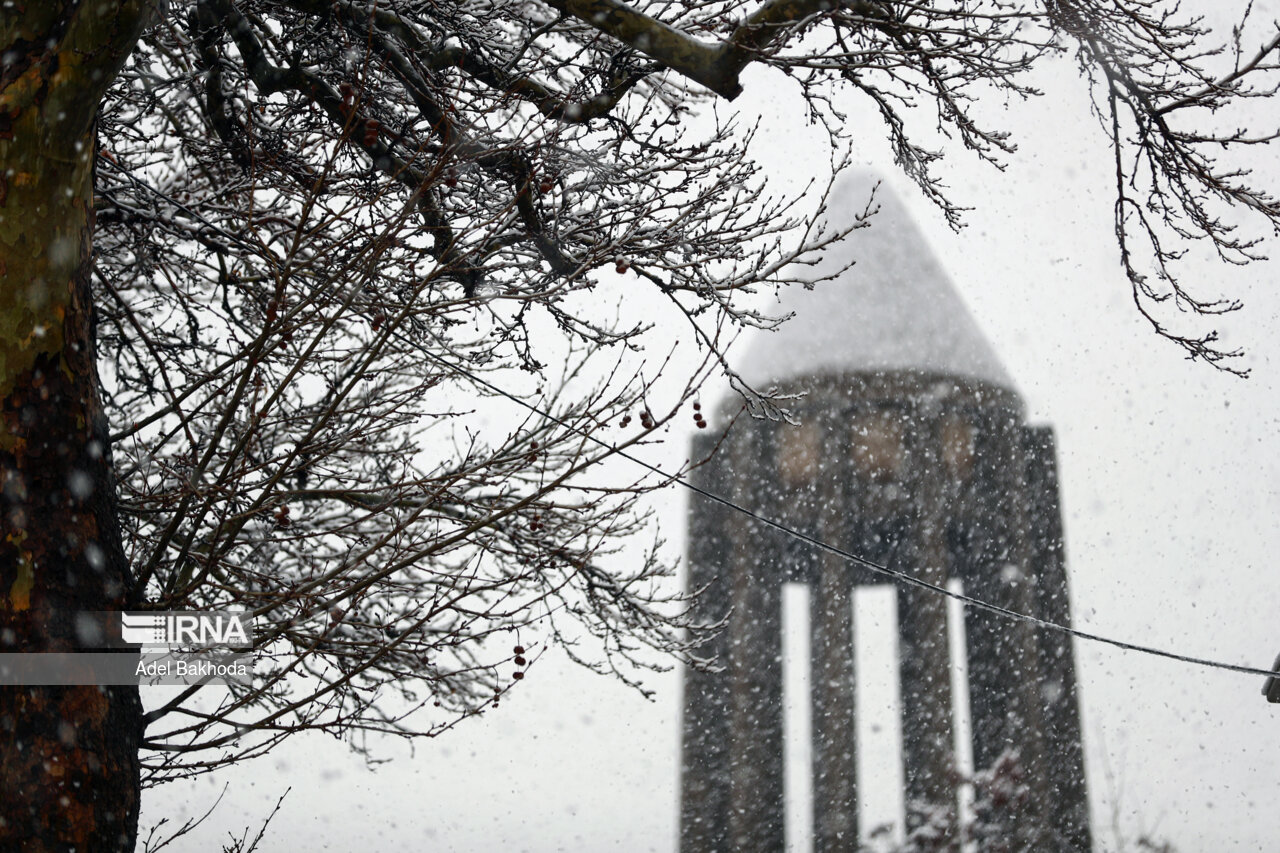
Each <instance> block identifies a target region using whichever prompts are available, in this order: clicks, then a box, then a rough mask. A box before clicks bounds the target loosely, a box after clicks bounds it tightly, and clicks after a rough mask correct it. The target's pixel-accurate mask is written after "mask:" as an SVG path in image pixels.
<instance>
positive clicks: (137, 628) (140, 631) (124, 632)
mask: <svg viewBox="0 0 1280 853" xmlns="http://www.w3.org/2000/svg"><path fill="white" fill-rule="evenodd" d="M252 637H253V617H251V616H250V615H249V614H248V613H243V612H236V611H198V610H196V611H185V612H172V611H171V612H156V613H147V612H143V613H121V614H120V638H121V639H122V640H124V642H126V643H129V644H130V645H135V646H168V647H170V648H172V647H175V646H177V647H185V646H200V647H224V648H248V647H249V646H251V645H252Z"/></svg>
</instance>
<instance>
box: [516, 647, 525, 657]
mask: <svg viewBox="0 0 1280 853" xmlns="http://www.w3.org/2000/svg"><path fill="white" fill-rule="evenodd" d="M515 653H516V654H518V655H522V654H524V646H516V647H515Z"/></svg>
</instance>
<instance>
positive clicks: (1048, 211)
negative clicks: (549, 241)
mask: <svg viewBox="0 0 1280 853" xmlns="http://www.w3.org/2000/svg"><path fill="white" fill-rule="evenodd" d="M1195 5H1197V6H1201V7H1204V8H1206V9H1208V8H1210V6H1209V3H1208V0H1198V2H1197V3H1196V4H1195ZM1222 5H1223V6H1242V5H1243V4H1241V3H1235V2H1232V3H1224V4H1222ZM1255 6H1256V9H1255V14H1257V15H1258V16H1259V17H1260V18H1261V19H1264V20H1273V19H1276V18H1280V2H1276V0H1268V2H1266V3H1260V4H1255ZM1059 71H1060V72H1061V73H1059V74H1056V75H1051V76H1049V77H1046V78H1043V79H1042V84H1043V86H1044V87H1045V88H1046V89H1047V91H1048V95H1047V97H1045V98H1043V99H1040V101H1039V102H1038V103H1033V104H1031V105H1029V106H1023V105H1018V108H1017V110H1016V111H1011V112H1009V114H1008V119H1007V121H1008V126H1009V127H1010V129H1011V130H1013V131H1014V132H1015V134H1016V136H1017V139H1018V141H1019V144H1020V146H1021V149H1022V150H1021V151H1020V152H1019V154H1018V155H1016V156H1015V157H1014V158H1011V160H1010V166H1009V168H1008V170H1007V171H1006V172H1005V173H998V172H996V171H995V170H992V169H989V168H980V167H978V166H976V165H975V164H974V163H973V162H972V158H969V157H966V156H965V155H963V154H962V153H957V154H956V155H954V156H952V157H951V158H950V160H951V162H950V163H949V165H946V166H944V167H943V168H944V169H945V170H946V171H945V174H947V175H948V177H949V179H950V182H951V183H952V185H953V186H954V188H955V196H956V198H957V199H958V200H960V201H962V202H964V203H965V204H967V205H971V206H973V207H974V208H976V209H975V210H974V211H973V212H972V213H970V214H969V215H968V218H967V222H968V227H967V228H966V229H965V230H964V231H963V233H961V234H958V235H957V234H954V233H952V232H950V231H949V230H948V229H947V227H946V225H945V223H944V222H943V221H942V219H941V217H940V216H939V215H938V214H937V212H936V211H934V210H932V209H931V208H930V207H929V206H928V204H927V202H924V201H923V200H922V199H921V197H920V196H919V194H918V193H916V192H913V190H912V188H911V187H910V185H908V184H906V183H904V182H902V181H901V180H900V179H898V178H896V176H893V175H892V174H891V168H892V167H891V164H890V161H889V159H888V156H887V153H886V149H885V146H884V145H883V143H881V142H880V141H879V138H878V133H879V126H878V124H877V122H878V120H877V119H876V118H875V117H874V116H873V115H872V114H870V113H869V112H865V111H862V112H855V113H852V114H851V115H850V121H851V122H856V123H861V124H862V125H863V126H865V127H866V129H867V132H866V136H867V140H868V142H867V146H866V148H865V149H859V151H858V156H857V159H858V160H859V162H861V163H863V164H867V165H872V166H874V167H877V168H882V169H884V170H885V171H886V173H887V174H889V176H890V180H891V181H892V183H893V184H894V185H895V187H896V188H897V189H898V191H899V193H900V195H901V196H902V197H903V198H904V200H905V201H906V203H907V204H908V206H909V207H910V208H911V209H912V210H913V211H914V212H915V214H916V216H917V217H918V219H919V222H920V224H921V227H922V228H923V230H924V231H925V232H926V233H927V234H928V236H929V238H930V241H931V243H932V245H933V248H934V250H935V251H936V252H937V254H938V255H939V256H940V257H941V258H943V260H944V265H945V266H946V267H947V268H948V269H949V271H950V273H951V275H952V278H953V279H954V281H955V282H956V285H957V287H958V289H959V290H960V291H961V293H962V295H963V296H964V298H965V300H966V301H967V302H968V304H969V306H970V308H971V310H972V312H973V314H974V316H975V318H976V320H977V322H978V324H979V325H980V326H981V327H982V328H983V329H984V330H985V332H986V333H987V335H988V337H989V338H990V340H991V342H992V345H993V347H994V349H995V350H996V351H997V353H998V354H999V356H1000V357H1001V359H1002V360H1003V362H1004V365H1005V367H1006V368H1007V369H1008V371H1009V372H1010V374H1011V375H1012V376H1013V378H1014V381H1015V382H1016V383H1017V385H1018V387H1019V388H1020V390H1021V391H1022V393H1023V395H1024V397H1025V400H1026V403H1027V409H1028V414H1029V418H1030V419H1031V420H1032V421H1034V422H1040V423H1049V424H1052V425H1053V426H1054V428H1055V430H1056V432H1057V436H1058V442H1059V456H1060V458H1059V463H1060V474H1061V480H1062V487H1063V495H1062V498H1063V507H1064V512H1065V516H1066V537H1067V554H1068V568H1069V571H1070V578H1071V584H1072V596H1073V601H1074V615H1075V620H1076V623H1077V625H1078V626H1080V627H1083V628H1085V629H1086V630H1089V631H1093V632H1097V633H1100V634H1105V635H1109V636H1116V637H1120V638H1123V639H1128V640H1134V641H1137V642H1141V643H1147V644H1152V645H1157V646H1161V647H1165V648H1170V649H1175V650H1177V651H1181V652H1185V653H1189V654H1194V655H1202V656H1208V657H1214V658H1220V659H1224V660H1228V661H1233V662H1238V663H1242V664H1249V665H1253V666H1264V667H1265V666H1267V665H1269V664H1270V663H1271V661H1272V659H1273V658H1274V656H1275V655H1276V654H1277V653H1280V573H1278V572H1277V568H1276V566H1275V564H1274V563H1275V558H1274V555H1275V554H1277V553H1280V525H1278V524H1277V523H1276V519H1277V517H1278V515H1280V454H1277V452H1276V451H1277V439H1278V438H1280V393H1278V392H1280V288H1278V287H1277V285H1278V284H1280V262H1274V261H1272V262H1265V263H1258V264H1256V265H1253V266H1251V267H1249V268H1247V269H1245V270H1233V269H1226V268H1223V267H1221V266H1203V267H1198V268H1196V273H1195V274H1194V276H1191V278H1192V280H1194V282H1195V283H1196V285H1197V286H1198V288H1199V290H1200V292H1202V293H1209V294H1211V293H1214V292H1216V291H1218V290H1222V291H1225V292H1230V293H1231V294H1233V295H1237V296H1240V297H1242V298H1243V299H1244V300H1245V309H1244V310H1243V311H1242V312H1241V313H1240V314H1238V315H1236V316H1234V317H1231V318H1229V319H1227V320H1226V321H1224V322H1223V323H1222V324H1221V325H1222V327H1223V328H1224V331H1225V332H1226V334H1227V337H1228V340H1229V341H1230V342H1232V343H1238V344H1239V345H1242V346H1244V347H1246V348H1247V349H1248V350H1249V352H1250V357H1249V365H1250V366H1251V367H1252V368H1253V376H1252V378H1250V379H1248V380H1245V381H1242V380H1238V379H1234V378H1231V377H1228V376H1226V375H1223V374H1220V373H1217V372H1215V371H1213V370H1211V369H1210V368H1208V367H1206V366H1204V365H1198V364H1193V363H1189V362H1187V361H1185V360H1184V359H1183V358H1182V356H1181V354H1180V351H1179V350H1178V349H1177V348H1176V347H1174V346H1172V345H1170V344H1167V343H1165V342H1163V341H1161V340H1159V339H1158V338H1156V337H1155V336H1154V335H1153V334H1152V333H1151V332H1150V330H1149V328H1148V327H1146V326H1145V325H1144V324H1143V322H1142V321H1141V320H1140V318H1139V317H1138V315H1137V314H1136V312H1135V311H1134V309H1133V307H1132V304H1131V303H1130V302H1129V297H1128V289H1127V284H1126V283H1125V281H1124V279H1123V275H1122V273H1121V271H1120V269H1119V265H1118V259H1117V250H1116V248H1115V245H1114V241H1113V238H1112V234H1111V218H1110V217H1111V208H1110V196H1109V193H1108V181H1109V177H1110V163H1109V161H1108V160H1107V156H1108V155H1107V151H1106V148H1105V140H1104V139H1103V137H1102V134H1101V132H1100V130H1099V129H1098V127H1097V124H1096V122H1094V121H1093V120H1092V119H1091V118H1090V117H1089V116H1088V114H1087V102H1086V100H1085V98H1084V96H1083V90H1082V87H1081V86H1080V85H1078V84H1076V83H1075V82H1074V81H1073V79H1072V78H1071V75H1070V74H1069V68H1068V67H1065V66H1064V67H1063V68H1061V69H1059ZM747 83H748V85H747V95H745V96H744V98H743V99H742V100H743V101H744V103H743V104H742V105H741V106H742V108H743V109H744V110H746V111H751V110H758V111H760V112H761V113H763V115H764V117H765V123H764V132H763V134H762V139H761V146H762V147H761V153H762V154H763V155H764V156H765V157H766V159H767V160H769V161H770V162H772V163H776V164H777V166H778V168H779V170H784V169H792V170H794V172H795V174H796V175H799V174H801V173H803V172H804V171H805V169H806V168H817V167H820V166H821V165H822V164H824V163H825V162H826V157H825V153H824V152H823V151H822V150H821V149H820V148H818V147H817V145H818V143H817V141H816V140H814V141H813V143H812V144H813V145H814V146H815V147H814V149H813V150H814V151H815V154H814V156H813V164H812V166H811V167H810V166H807V164H806V163H804V161H803V158H802V157H801V155H800V152H802V151H804V150H806V149H805V147H804V146H805V145H807V144H808V143H807V142H805V138H806V131H805V128H804V127H803V125H802V123H801V122H800V120H799V118H798V116H797V115H796V114H795V113H794V112H792V111H789V110H788V109H787V107H786V105H787V104H788V103H789V102H790V101H791V99H790V98H788V96H787V90H786V85H787V84H786V82H785V81H784V80H782V79H781V78H778V79H774V78H772V77H769V76H768V75H760V76H754V77H752V78H750V79H748V81H747ZM1266 109H1267V110H1268V111H1269V113H1266V114H1269V115H1271V116H1272V117H1273V120H1274V117H1275V116H1280V111H1277V110H1276V109H1275V106H1274V103H1273V104H1271V105H1269V106H1268V107H1267V108H1266ZM994 112H995V113H996V114H998V113H999V110H998V108H997V109H996V110H995V111H994ZM1257 154H1258V157H1257V161H1256V167H1257V172H1258V174H1260V175H1263V176H1265V180H1266V182H1267V183H1268V184H1269V185H1270V186H1271V187H1273V188H1277V189H1280V162H1278V159H1277V154H1276V150H1260V151H1258V152H1257ZM784 174H785V172H784ZM1277 248H1280V246H1277V244H1275V243H1273V245H1272V254H1276V253H1277V252H1276V249H1277ZM743 350H745V346H744V345H742V344H740V345H739V347H738V352H742V351H743ZM715 396H716V394H715V393H708V394H706V395H704V400H705V399H712V398H714V397H715ZM687 442H688V435H687V434H676V433H673V434H672V435H671V437H670V440H669V441H668V443H667V444H666V445H665V447H663V448H661V449H660V451H659V452H658V454H657V455H656V456H655V457H654V458H656V459H660V460H665V464H669V465H670V466H671V467H675V466H677V465H678V464H679V462H680V461H681V460H683V459H684V458H685V455H686V453H687V446H688V445H687ZM686 500H687V498H686V496H685V495H684V494H683V493H681V492H679V491H676V490H674V489H673V490H672V491H671V492H670V493H669V494H666V495H663V496H662V500H661V501H659V502H658V509H659V514H660V516H661V519H662V523H663V527H664V530H665V531H666V532H667V534H668V538H669V539H670V541H671V547H672V548H673V549H675V550H677V551H678V550H682V548H683V538H682V530H683V524H684V520H683V511H684V507H685V502H686ZM1076 654H1077V661H1078V669H1079V674H1080V696H1081V701H1082V705H1083V728H1084V736H1085V741H1086V760H1087V766H1088V775H1089V785H1090V796H1091V804H1092V811H1093V818H1094V823H1095V837H1096V839H1097V841H1098V849H1099V850H1119V849H1122V848H1121V844H1122V843H1123V842H1124V841H1126V840H1127V841H1128V842H1129V843H1130V847H1129V849H1132V846H1131V844H1132V841H1133V839H1135V838H1136V837H1137V836H1138V835H1139V834H1141V833H1142V832H1144V831H1149V832H1153V833H1154V834H1156V835H1158V836H1161V837H1163V838H1166V839H1168V840H1170V841H1172V842H1174V843H1175V845H1176V846H1177V847H1178V849H1179V850H1180V851H1182V853H1191V852H1192V851H1223V853H1232V851H1256V850H1269V849H1274V839H1275V838H1276V837H1280V810H1278V809H1277V808H1276V803H1277V802H1280V706H1276V705H1268V704H1267V703H1266V702H1265V700H1264V699H1263V698H1262V696H1261V695H1260V692H1259V691H1260V688H1261V679H1259V678H1255V677H1251V676H1242V675H1237V674H1233V673H1228V672H1222V671H1211V670H1206V669H1200V668H1195V667H1192V666H1188V665H1185V664H1179V663H1174V662H1170V661H1164V660H1159V659H1155V658H1151V657H1146V656H1142V655H1138V654H1133V653H1126V652H1121V651H1117V650H1114V649H1111V648H1107V647H1101V646H1097V645H1092V644H1087V643H1085V644H1077V647H1076ZM648 686H651V687H653V688H655V689H656V690H657V698H656V699H655V701H653V702H646V701H645V700H643V699H642V698H640V697H639V696H638V695H636V694H634V693H633V692H630V691H628V690H627V689H626V688H624V687H622V686H621V685H618V684H616V683H613V682H610V681H607V680H605V679H602V678H597V677H593V676H589V675H587V674H585V673H582V672H580V671H578V670H576V669H575V668H574V667H572V665H570V664H568V663H567V662H565V661H564V660H563V659H562V658H560V657H558V656H556V655H547V656H545V657H544V658H543V659H542V660H541V661H539V662H538V664H537V665H536V666H535V667H534V668H533V669H532V670H531V671H530V673H529V677H528V678H527V679H526V680H525V681H524V683H523V684H522V685H521V687H520V689H519V690H517V691H514V693H513V694H512V695H511V696H510V697H509V698H507V699H504V701H503V702H502V705H501V707H500V708H499V709H497V710H496V711H492V712H490V713H489V714H487V715H486V716H485V717H484V718H482V719H478V720H474V721H471V722H470V723H468V724H465V725H464V726H462V727H461V728H459V729H457V730H455V731H453V732H451V733H448V734H447V735H445V736H444V737H442V738H440V739H438V740H436V741H432V742H423V743H419V744H417V746H416V748H415V751H413V752H412V753H410V750H409V748H408V747H407V746H406V745H404V744H400V743H390V742H388V743H386V744H385V745H383V746H381V747H379V749H378V754H380V755H381V756H383V757H386V758H392V759H394V760H393V761H392V762H390V763H388V764H385V765H382V766H381V767H380V768H379V769H377V770H376V771H371V770H369V769H367V768H365V767H364V766H363V764H362V763H361V761H360V760H359V759H357V758H356V757H355V756H352V755H350V754H349V753H348V752H347V750H346V748H345V747H344V746H343V745H341V744H339V743H335V742H333V741H332V740H326V739H323V738H320V737H314V738H298V739H296V740H295V741H294V742H293V743H292V744H290V745H288V746H286V747H285V748H283V749H281V750H279V751H277V752H276V753H274V754H273V755H272V756H270V757H268V758H265V759H261V760H258V761H257V762H255V763H252V764H250V765H247V766H244V767H242V768H239V769H238V770H236V771H235V772H233V773H228V774H224V775H222V776H219V777H216V778H214V779H206V780H201V781H198V782H196V783H192V784H191V785H188V786H185V787H178V786H171V787H170V788H167V789H163V790H160V791H154V792H151V793H150V795H149V798H148V799H147V800H146V801H145V802H144V808H143V816H142V823H143V827H144V835H145V831H146V827H147V826H149V825H150V824H153V823H154V822H155V821H157V820H159V819H160V818H164V817H167V818H170V819H174V818H178V817H179V816H180V815H182V814H191V813H193V812H196V811H203V809H204V808H207V806H208V804H210V803H211V802H212V800H213V799H214V797H216V794H217V792H218V791H220V790H221V789H222V787H223V785H224V784H229V789H228V791H227V794H226V796H225V797H224V800H223V803H222V805H221V806H220V807H219V809H218V811H217V812H216V813H215V814H214V816H213V817H212V818H211V819H210V821H209V822H208V824H207V825H206V827H205V828H204V829H203V830H202V831H201V832H200V833H198V834H197V835H196V836H195V837H193V838H192V839H190V840H189V841H188V843H186V844H184V845H182V846H181V847H179V849H182V850H205V849H211V847H213V846H214V845H215V843H216V842H218V841H219V840H225V838H226V835H225V833H226V831H227V829H228V828H237V827H243V826H244V825H246V824H250V823H256V822H258V821H260V820H261V818H263V817H264V816H265V815H266V814H267V812H268V811H269V810H270V806H271V804H272V803H274V801H275V799H276V798H277V797H278V796H279V795H280V794H281V793H283V791H284V789H285V788H287V787H289V786H292V788H293V791H292V793H290V794H289V796H288V797H287V798H286V800H285V804H284V806H283V808H282V812H281V815H280V817H278V818H277V819H276V821H275V823H274V824H273V825H272V828H271V830H270V831H269V835H268V839H267V843H265V844H264V849H266V850H282V851H283V850H293V849H330V850H355V849H366V848H371V847H375V846H376V847H377V848H379V849H386V850H400V849H405V850H409V849H413V850H417V849H433V850H513V851H520V850H530V851H553V850H625V851H632V850H634V851H646V850H656V851H670V850H674V849H675V840H676V820H677V786H678V776H677V769H678V749H679V736H678V733H679V678H678V676H677V675H676V674H675V673H671V674H668V675H664V676H657V677H653V678H650V679H649V680H648ZM872 769H874V768H872ZM882 769H883V770H884V773H885V775H884V776H883V777H882V778H884V779H885V780H888V781H891V780H892V779H895V778H896V772H897V771H896V770H894V769H892V768H882ZM886 786H887V785H886ZM892 807H893V800H892V798H891V797H889V798H886V797H883V796H882V797H881V798H879V799H877V800H876V801H875V803H874V804H873V805H868V806H866V807H864V820H866V819H875V820H886V819H892V818H893V815H892V814H884V813H879V812H875V810H876V809H880V810H881V811H883V810H885V809H891V808H892ZM869 810H870V811H871V812H873V813H868V811H869ZM864 825H865V823H864ZM215 849H216V848H215Z"/></svg>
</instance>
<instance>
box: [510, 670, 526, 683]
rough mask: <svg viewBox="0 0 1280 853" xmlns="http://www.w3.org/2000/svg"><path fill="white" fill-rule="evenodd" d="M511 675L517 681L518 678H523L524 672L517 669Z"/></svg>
mask: <svg viewBox="0 0 1280 853" xmlns="http://www.w3.org/2000/svg"><path fill="white" fill-rule="evenodd" d="M511 677H512V678H514V679H515V680H516V681H519V680H520V679H522V678H524V673H523V672H521V671H520V670H518V669H517V670H516V671H515V672H513V673H511Z"/></svg>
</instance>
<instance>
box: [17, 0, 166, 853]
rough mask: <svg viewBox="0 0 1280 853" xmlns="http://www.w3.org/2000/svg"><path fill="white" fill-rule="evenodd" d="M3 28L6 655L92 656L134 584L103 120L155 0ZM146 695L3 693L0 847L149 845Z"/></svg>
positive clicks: (76, 10) (107, 4)
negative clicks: (119, 509) (108, 405)
mask: <svg viewBox="0 0 1280 853" xmlns="http://www.w3.org/2000/svg"><path fill="white" fill-rule="evenodd" d="M15 6H16V11H15V10H14V9H9V10H7V11H6V12H5V18H4V20H3V22H0V55H3V57H4V61H3V65H0V494H2V495H3V497H2V498H0V652H46V651H75V650H77V649H79V648H82V646H83V644H82V642H81V639H80V638H78V637H77V634H76V624H77V622H76V614H77V613H80V612H86V611H101V610H118V609H121V608H124V607H126V606H128V605H129V603H130V602H131V600H132V596H133V593H134V590H133V589H132V585H131V582H130V572H129V567H128V565H127V563H126V561H125V557H124V551H123V549H122V547H121V542H120V528H119V522H118V519H117V515H116V508H115V487H114V483H113V480H112V472H111V467H110V452H109V448H108V445H107V429H106V420H105V418H104V416H103V413H102V404H101V400H100V398H99V394H98V377H97V369H96V365H95V363H94V351H93V340H92V330H91V327H92V310H93V306H92V301H91V298H90V293H89V275H90V272H91V269H92V264H91V249H92V238H93V159H94V131H93V126H94V120H95V118H96V116H97V111H98V105H99V102H100V100H101V98H102V96H103V94H104V93H105V91H106V89H107V86H108V85H109V84H110V81H111V80H112V79H114V77H115V75H116V74H117V73H118V71H119V69H120V67H121V65H122V64H123V62H124V59H125V58H126V57H127V55H128V53H129V51H131V50H132V48H133V44H134V43H135V41H136V40H137V37H138V34H139V33H140V31H141V29H142V26H143V25H144V23H145V22H146V20H147V18H148V17H149V13H150V11H151V6H152V3H151V2H149V0H136V1H135V2H130V0H88V2H76V0H38V2H37V0H30V2H27V3H25V4H22V3H18V4H15ZM141 735H142V724H141V704H140V702H139V698H138V690H137V687H135V686H130V687H98V686H78V687H40V686H20V687H0V849H4V850H17V849H20V850H25V851H46V850H48V851H54V850H57V851H67V850H72V849H75V850H84V851H89V850H93V851H116V850H132V849H133V846H134V842H135V840H136V836H137V820H138V801H139V763H138V748H139V744H140V740H141Z"/></svg>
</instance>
